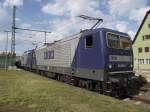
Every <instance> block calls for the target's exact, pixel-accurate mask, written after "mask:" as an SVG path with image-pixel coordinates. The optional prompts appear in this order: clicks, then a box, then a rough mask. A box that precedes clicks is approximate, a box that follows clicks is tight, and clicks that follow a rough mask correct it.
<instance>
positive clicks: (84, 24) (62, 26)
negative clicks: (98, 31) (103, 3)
mask: <svg viewBox="0 0 150 112" xmlns="http://www.w3.org/2000/svg"><path fill="white" fill-rule="evenodd" d="M99 3H100V1H97V0H93V1H91V0H75V1H73V0H56V1H55V2H54V3H51V2H50V3H48V4H46V5H45V6H43V8H42V11H43V12H44V13H47V14H51V15H56V16H62V17H65V19H62V18H60V19H55V20H52V21H50V28H51V29H52V32H55V33H60V34H62V35H68V34H70V33H72V32H75V31H80V29H88V28H90V27H91V26H92V25H93V24H94V22H92V21H88V20H82V19H80V18H78V17H77V16H79V15H81V14H85V15H89V16H93V17H102V18H103V17H104V18H106V16H105V15H104V14H103V13H102V12H101V11H100V10H99V9H98V8H99ZM93 12H94V13H93ZM107 20H108V18H107Z"/></svg>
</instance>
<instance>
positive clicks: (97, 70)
mask: <svg viewBox="0 0 150 112" xmlns="http://www.w3.org/2000/svg"><path fill="white" fill-rule="evenodd" d="M131 45H132V42H131V39H130V37H129V35H128V34H126V33H122V32H119V31H115V30H112V29H107V28H97V29H91V30H85V31H81V32H80V33H78V34H75V35H73V36H70V37H67V38H63V39H61V40H58V41H55V42H54V43H50V44H47V45H45V46H43V47H42V48H37V49H33V50H30V51H28V52H26V53H24V55H23V56H22V59H21V67H23V68H25V69H28V70H32V71H35V72H38V73H40V74H43V75H45V76H47V77H50V78H54V79H57V80H61V81H64V82H67V83H70V84H73V85H76V86H80V87H84V88H88V89H91V90H96V91H99V92H101V93H103V94H107V95H112V96H115V97H121V96H124V95H131V94H133V89H134V90H135V89H137V88H136V86H137V82H139V80H138V79H139V78H138V77H136V76H135V75H134V72H133V53H132V47H131Z"/></svg>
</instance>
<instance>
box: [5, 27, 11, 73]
mask: <svg viewBox="0 0 150 112" xmlns="http://www.w3.org/2000/svg"><path fill="white" fill-rule="evenodd" d="M4 32H6V47H5V52H6V56H5V70H7V67H8V61H7V60H8V53H7V51H8V33H9V32H11V31H7V30H6V31H4Z"/></svg>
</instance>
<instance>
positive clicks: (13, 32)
mask: <svg viewBox="0 0 150 112" xmlns="http://www.w3.org/2000/svg"><path fill="white" fill-rule="evenodd" d="M15 19H16V6H13V21H12V38H11V56H12V61H11V65H12V66H13V65H14V59H15V25H16V23H15Z"/></svg>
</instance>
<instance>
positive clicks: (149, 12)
mask: <svg viewBox="0 0 150 112" xmlns="http://www.w3.org/2000/svg"><path fill="white" fill-rule="evenodd" d="M148 14H150V10H148V11H147V12H146V15H145V17H144V19H143V20H142V23H141V25H140V27H139V29H138V31H137V33H136V35H135V37H134V39H133V42H132V44H134V42H135V40H136V38H137V36H138V34H139V32H140V30H141V28H142V26H143V24H144V22H145V20H146V18H147V16H148Z"/></svg>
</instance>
